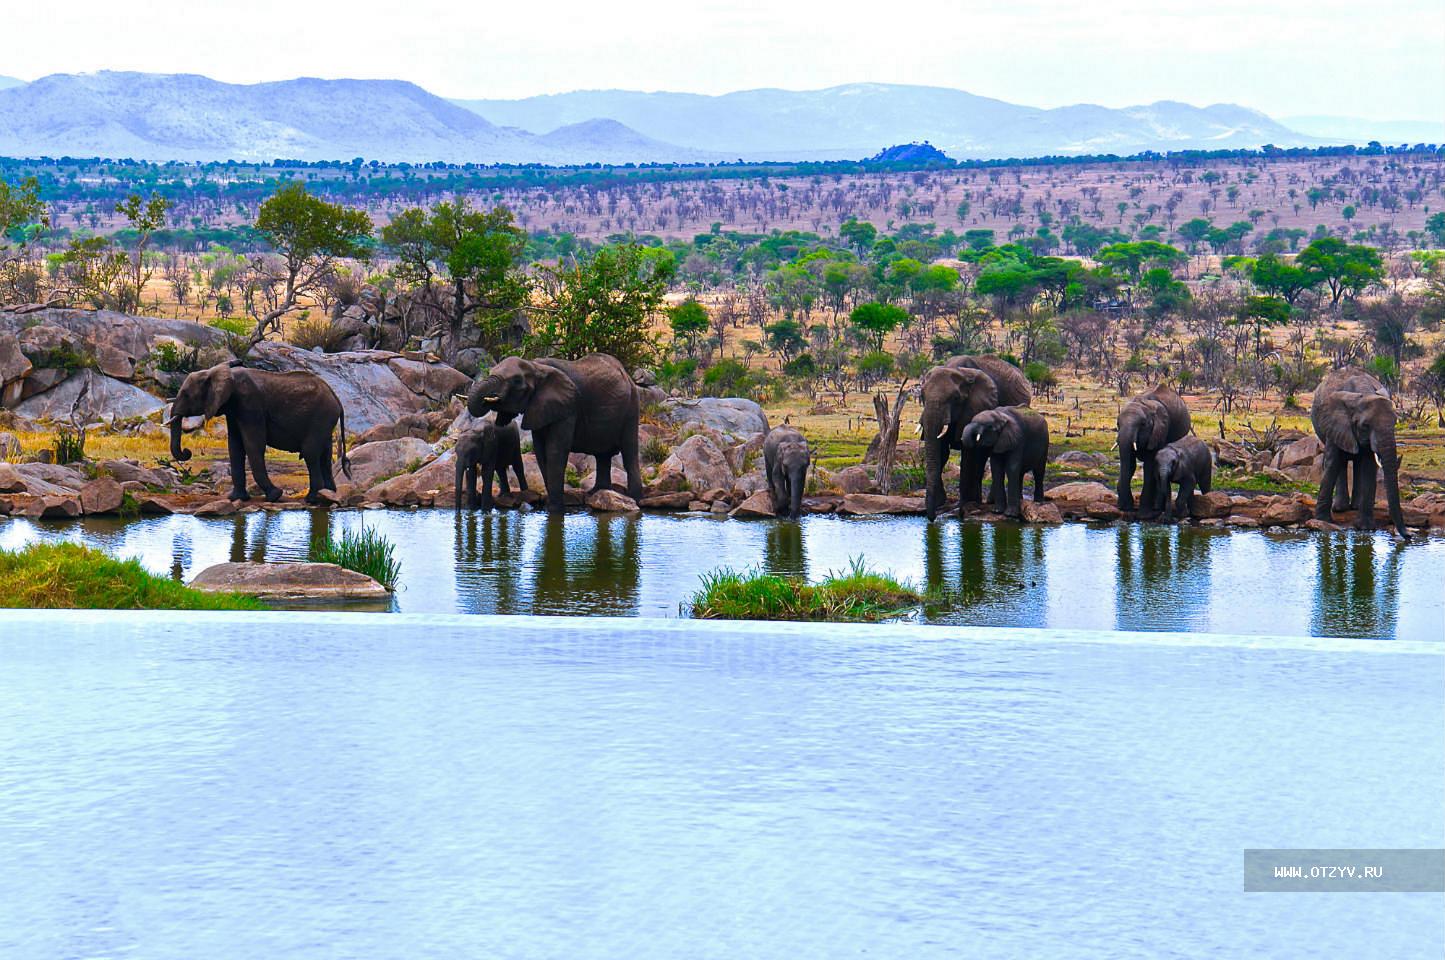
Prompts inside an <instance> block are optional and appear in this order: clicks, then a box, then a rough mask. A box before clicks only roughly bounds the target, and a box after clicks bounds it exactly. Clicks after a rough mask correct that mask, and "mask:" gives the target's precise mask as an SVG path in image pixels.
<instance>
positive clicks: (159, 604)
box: [0, 543, 266, 610]
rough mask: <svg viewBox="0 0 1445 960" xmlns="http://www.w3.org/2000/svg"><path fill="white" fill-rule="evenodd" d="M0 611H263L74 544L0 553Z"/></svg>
mask: <svg viewBox="0 0 1445 960" xmlns="http://www.w3.org/2000/svg"><path fill="white" fill-rule="evenodd" d="M0 584H3V585H4V586H3V588H0V607H41V608H48V609H81V610H94V609H101V610H264V609H266V607H265V605H263V604H262V603H261V602H260V601H259V600H257V599H255V598H254V597H246V596H241V595H240V594H234V593H229V594H228V593H220V594H218V593H202V592H201V591H199V590H192V589H191V588H189V587H187V586H185V585H184V584H180V583H177V582H175V581H174V580H170V579H167V578H165V577H158V576H156V575H155V574H153V573H150V572H149V571H147V570H146V569H145V568H144V567H142V566H141V565H140V563H139V562H138V561H135V560H117V559H115V558H113V557H110V556H107V555H106V554H105V553H103V552H101V551H99V550H92V549H91V548H89V547H84V546H81V545H80V544H78V543H36V544H31V545H30V546H28V547H25V548H24V549H21V550H15V551H10V550H0Z"/></svg>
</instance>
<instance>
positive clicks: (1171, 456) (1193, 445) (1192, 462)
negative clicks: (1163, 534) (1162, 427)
mask: <svg viewBox="0 0 1445 960" xmlns="http://www.w3.org/2000/svg"><path fill="white" fill-rule="evenodd" d="M1154 468H1155V469H1156V470H1157V471H1158V472H1159V478H1158V482H1157V484H1156V486H1155V493H1156V499H1155V501H1154V504H1153V507H1154V509H1155V510H1157V511H1158V512H1159V513H1161V514H1165V515H1168V514H1169V486H1170V484H1173V483H1177V484H1179V495H1178V496H1177V497H1176V498H1175V499H1174V519H1176V520H1183V519H1185V518H1187V517H1190V516H1193V514H1194V490H1195V488H1196V487H1198V488H1199V492H1200V493H1208V492H1209V488H1210V486H1211V485H1212V484H1213V482H1214V455H1213V454H1212V453H1210V451H1209V447H1208V445H1206V444H1205V442H1204V441H1203V440H1200V439H1199V438H1198V437H1196V436H1195V435H1194V434H1192V433H1191V434H1189V435H1188V436H1187V437H1180V438H1179V439H1178V440H1175V441H1174V442H1173V443H1170V444H1166V445H1165V447H1164V449H1163V450H1160V451H1159V452H1158V453H1157V454H1155V456H1154Z"/></svg>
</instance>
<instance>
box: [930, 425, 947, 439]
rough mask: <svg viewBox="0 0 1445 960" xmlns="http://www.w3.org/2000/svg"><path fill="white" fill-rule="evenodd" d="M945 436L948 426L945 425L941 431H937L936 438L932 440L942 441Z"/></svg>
mask: <svg viewBox="0 0 1445 960" xmlns="http://www.w3.org/2000/svg"><path fill="white" fill-rule="evenodd" d="M947 434H948V424H946V423H945V424H944V425H943V429H942V430H940V431H938V436H936V437H934V438H933V439H935V440H942V439H943V438H944V437H945V436H947Z"/></svg>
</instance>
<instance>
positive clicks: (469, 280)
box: [381, 197, 532, 357]
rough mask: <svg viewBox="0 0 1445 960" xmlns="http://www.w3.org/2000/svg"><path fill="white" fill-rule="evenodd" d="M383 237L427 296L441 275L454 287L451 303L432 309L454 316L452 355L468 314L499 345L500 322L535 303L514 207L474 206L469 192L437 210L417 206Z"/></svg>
mask: <svg viewBox="0 0 1445 960" xmlns="http://www.w3.org/2000/svg"><path fill="white" fill-rule="evenodd" d="M381 242H382V243H383V244H384V245H385V246H386V247H387V248H388V249H390V250H391V251H392V253H394V254H395V255H396V256H397V259H398V261H399V263H398V265H397V271H396V272H397V274H398V276H399V277H400V278H401V279H403V280H407V281H410V282H412V283H414V284H416V285H417V286H418V287H420V288H421V289H422V291H423V292H424V293H429V292H430V291H431V290H432V289H433V281H435V280H441V281H443V282H445V283H447V284H449V285H450V286H451V303H450V305H449V306H448V307H443V306H442V305H440V304H437V303H435V301H433V307H434V308H437V309H444V310H445V312H446V314H447V322H448V329H449V333H450V337H449V344H450V353H451V355H452V356H453V357H455V355H456V351H457V350H458V349H460V342H461V335H462V329H463V327H464V325H465V324H466V322H467V320H468V318H470V319H471V320H472V322H473V323H475V324H476V326H477V327H478V328H479V329H480V330H481V331H482V333H483V340H484V341H485V342H486V343H487V344H488V345H489V346H495V345H496V343H497V341H498V340H499V339H500V334H501V331H500V329H499V328H500V326H501V325H502V324H504V323H506V322H507V321H509V320H510V319H511V318H512V317H513V316H515V315H516V312H517V311H518V310H519V309H522V308H523V307H525V306H526V305H527V304H528V303H529V302H530V300H531V294H532V286H531V281H530V279H529V278H528V277H527V275H526V273H525V272H524V271H523V270H522V267H521V260H522V254H523V252H524V250H525V249H526V245H527V235H526V233H525V232H524V231H523V230H522V229H521V228H520V227H518V226H517V225H516V222H515V220H514V218H513V216H512V211H511V210H509V209H508V208H507V207H504V206H497V207H493V208H492V209H491V210H485V211H483V210H473V209H471V208H470V207H469V206H468V205H467V201H466V198H464V197H457V198H456V199H455V200H452V201H442V202H441V203H438V204H436V205H435V206H433V207H432V208H431V210H430V211H426V210H422V209H420V208H419V207H412V208H409V209H407V210H403V211H402V212H401V213H400V214H398V215H397V216H396V217H395V218H394V219H393V220H392V221H391V222H390V223H389V224H387V225H386V226H385V227H382V229H381Z"/></svg>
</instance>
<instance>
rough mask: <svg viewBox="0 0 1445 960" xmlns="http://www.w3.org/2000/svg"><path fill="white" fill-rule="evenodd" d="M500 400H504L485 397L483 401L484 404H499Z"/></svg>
mask: <svg viewBox="0 0 1445 960" xmlns="http://www.w3.org/2000/svg"><path fill="white" fill-rule="evenodd" d="M500 399H502V398H501V397H483V398H482V401H483V402H484V403H496V402H497V401H498V400H500Z"/></svg>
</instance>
